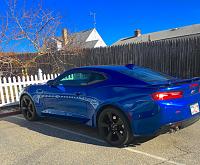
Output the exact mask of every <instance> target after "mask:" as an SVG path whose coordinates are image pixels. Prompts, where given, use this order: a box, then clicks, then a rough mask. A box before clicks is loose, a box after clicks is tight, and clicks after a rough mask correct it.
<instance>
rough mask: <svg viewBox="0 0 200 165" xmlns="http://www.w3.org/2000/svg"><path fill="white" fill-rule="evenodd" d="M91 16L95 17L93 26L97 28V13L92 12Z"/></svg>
mask: <svg viewBox="0 0 200 165" xmlns="http://www.w3.org/2000/svg"><path fill="white" fill-rule="evenodd" d="M90 16H92V17H93V25H94V28H96V24H97V23H96V13H95V12H90Z"/></svg>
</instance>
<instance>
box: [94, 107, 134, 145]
mask: <svg viewBox="0 0 200 165" xmlns="http://www.w3.org/2000/svg"><path fill="white" fill-rule="evenodd" d="M98 128H99V133H100V135H101V136H102V137H103V138H104V139H105V140H106V141H107V142H108V143H110V144H111V145H113V146H123V145H125V144H126V143H127V142H128V141H129V137H130V134H131V133H130V128H129V124H128V121H127V119H126V118H125V117H124V115H123V114H122V113H121V112H120V111H119V110H117V109H114V108H109V109H105V110H104V111H103V112H102V113H101V114H100V116H99V120H98Z"/></svg>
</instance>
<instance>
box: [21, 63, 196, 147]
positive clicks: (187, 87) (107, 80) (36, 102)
mask: <svg viewBox="0 0 200 165" xmlns="http://www.w3.org/2000/svg"><path fill="white" fill-rule="evenodd" d="M199 104H200V78H193V79H183V80H181V79H178V78H174V77H171V76H168V75H165V74H162V73H159V72H156V71H153V70H151V69H147V68H143V67H139V66H135V65H132V64H128V65H125V66H86V67H80V68H75V69H71V70H69V71H66V72H64V73H63V74H61V75H60V76H58V77H57V78H55V79H54V80H50V81H48V82H47V83H46V84H40V85H30V86H28V87H26V88H25V89H23V91H22V93H21V96H20V108H21V110H22V113H23V115H24V117H25V118H26V119H27V120H29V121H33V120H36V119H38V118H42V117H56V118H64V119H69V120H74V121H77V122H80V123H84V124H87V125H89V126H92V127H97V128H98V130H99V134H100V135H101V136H102V137H103V138H104V139H105V140H106V141H107V142H108V143H109V144H111V145H113V146H125V145H127V144H128V143H130V140H134V138H135V137H138V136H152V135H158V134H160V133H166V132H168V131H171V130H178V129H180V128H183V127H186V126H188V125H191V124H192V123H194V122H196V121H197V120H198V119H199V115H200V113H199Z"/></svg>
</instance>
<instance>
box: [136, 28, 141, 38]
mask: <svg viewBox="0 0 200 165" xmlns="http://www.w3.org/2000/svg"><path fill="white" fill-rule="evenodd" d="M141 35H142V33H141V30H140V29H136V30H135V34H134V37H139V36H141Z"/></svg>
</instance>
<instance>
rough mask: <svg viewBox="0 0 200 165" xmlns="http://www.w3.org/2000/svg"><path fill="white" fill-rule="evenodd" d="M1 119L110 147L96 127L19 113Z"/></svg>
mask: <svg viewBox="0 0 200 165" xmlns="http://www.w3.org/2000/svg"><path fill="white" fill-rule="evenodd" d="M3 120H4V121H7V122H10V123H13V124H16V125H19V126H20V127H24V128H27V129H29V130H31V131H35V132H38V133H41V134H43V135H47V136H51V137H55V138H60V139H64V140H68V141H73V142H79V143H86V144H91V145H98V146H104V147H111V146H110V145H109V144H107V143H106V142H104V141H103V140H101V139H100V137H99V135H98V131H97V129H96V128H91V127H89V126H86V125H84V124H79V123H75V122H72V121H66V120H62V119H53V118H48V119H46V118H44V119H42V120H39V121H36V122H30V121H27V120H25V119H24V118H23V117H22V116H21V115H20V116H13V117H6V118H4V119H3ZM152 138H154V137H147V138H137V139H135V140H134V141H132V142H131V143H130V144H129V145H128V146H132V147H135V146H138V145H141V144H142V143H145V142H146V141H149V140H151V139H152Z"/></svg>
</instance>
